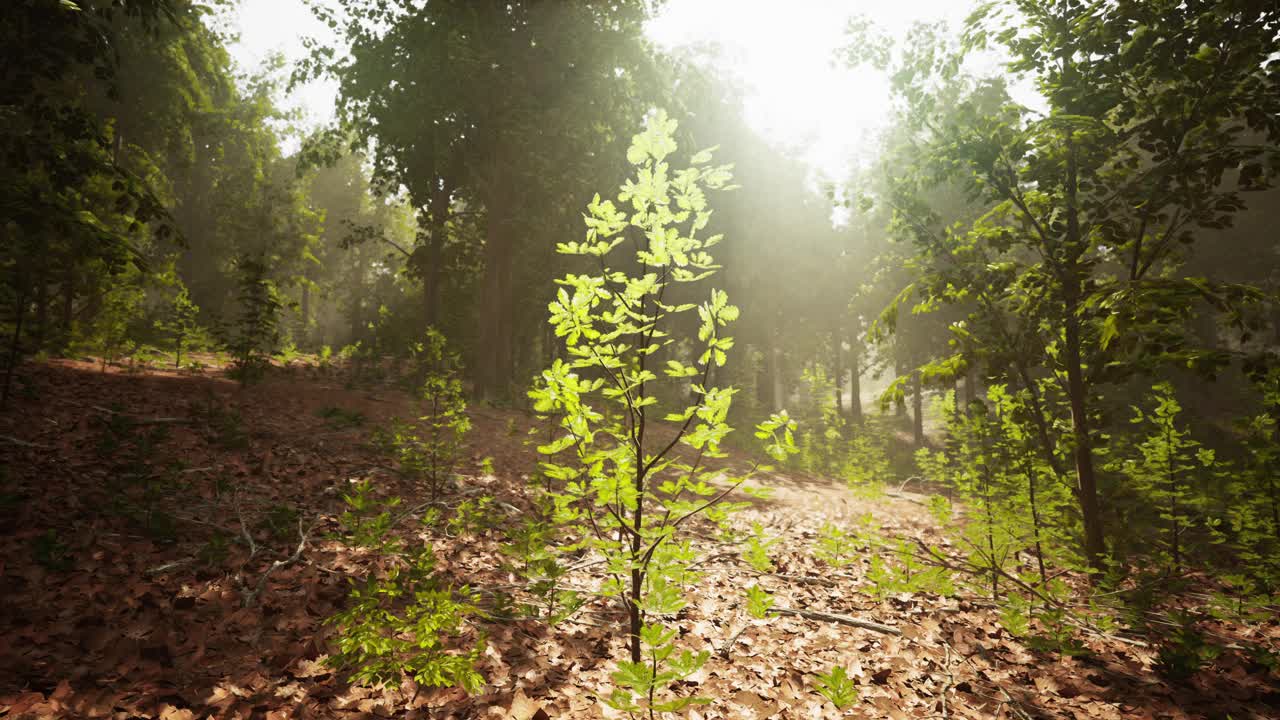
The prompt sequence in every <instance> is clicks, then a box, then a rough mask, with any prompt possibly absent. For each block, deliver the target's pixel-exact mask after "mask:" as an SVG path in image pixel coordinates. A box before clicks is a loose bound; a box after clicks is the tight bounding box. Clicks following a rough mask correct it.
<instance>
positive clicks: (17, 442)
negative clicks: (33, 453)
mask: <svg viewBox="0 0 1280 720" xmlns="http://www.w3.org/2000/svg"><path fill="white" fill-rule="evenodd" d="M0 440H4V441H5V442H10V443H13V444H14V445H17V446H18V447H28V448H36V449H38V450H52V449H53V447H52V446H50V445H41V444H39V443H33V442H27V441H26V440H20V439H18V438H16V437H9V436H8V435H0Z"/></svg>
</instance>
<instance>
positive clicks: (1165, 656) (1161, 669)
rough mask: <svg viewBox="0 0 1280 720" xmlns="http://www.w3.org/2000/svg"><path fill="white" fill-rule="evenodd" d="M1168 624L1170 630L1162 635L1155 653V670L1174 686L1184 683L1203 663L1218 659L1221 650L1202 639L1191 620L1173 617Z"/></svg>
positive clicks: (1176, 614) (1189, 618)
mask: <svg viewBox="0 0 1280 720" xmlns="http://www.w3.org/2000/svg"><path fill="white" fill-rule="evenodd" d="M1171 620H1172V623H1171V624H1172V628H1171V629H1166V630H1165V631H1164V641H1163V642H1162V643H1161V644H1160V647H1159V650H1157V652H1156V662H1155V670H1156V672H1158V673H1160V675H1162V676H1164V677H1165V678H1168V679H1169V680H1172V681H1174V682H1186V681H1188V680H1190V679H1191V677H1192V676H1194V675H1195V674H1196V673H1197V672H1198V671H1199V670H1200V668H1201V667H1203V666H1204V665H1205V663H1207V662H1210V661H1212V660H1213V659H1214V658H1216V657H1218V655H1220V654H1221V653H1222V648H1220V647H1218V646H1216V645H1213V644H1212V643H1210V642H1209V641H1208V640H1207V639H1206V638H1205V635H1204V633H1203V632H1201V631H1200V629H1199V628H1198V627H1197V626H1196V619H1195V617H1193V616H1191V615H1188V614H1186V613H1175V614H1174V615H1173V617H1172V618H1171Z"/></svg>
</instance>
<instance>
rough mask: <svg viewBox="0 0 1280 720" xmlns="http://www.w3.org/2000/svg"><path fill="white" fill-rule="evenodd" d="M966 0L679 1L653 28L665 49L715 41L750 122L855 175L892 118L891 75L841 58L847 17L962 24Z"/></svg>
mask: <svg viewBox="0 0 1280 720" xmlns="http://www.w3.org/2000/svg"><path fill="white" fill-rule="evenodd" d="M972 6H973V3H972V2H970V1H969V0H910V1H909V2H898V3H893V4H890V3H884V2H878V1H873V0H846V1H844V2H840V1H838V0H789V1H787V2H779V1H778V0H674V1H673V2H669V3H668V4H667V5H666V6H665V7H664V9H663V11H662V13H661V14H660V15H659V16H658V17H656V18H655V19H654V20H652V21H651V22H650V23H649V26H648V33H649V36H650V37H651V38H652V39H653V41H654V42H655V43H656V44H658V46H659V47H662V48H664V49H667V50H678V49H680V48H682V47H700V46H705V45H714V46H717V47H718V48H719V53H718V54H717V57H716V60H715V62H714V64H715V65H716V67H717V69H719V70H720V71H721V72H723V73H727V74H729V75H730V76H732V77H733V78H734V80H735V81H736V82H738V83H740V84H741V86H742V87H743V88H744V89H745V90H746V97H745V98H744V102H745V104H746V107H745V111H746V120H747V122H748V123H749V124H750V125H751V126H752V127H753V128H754V129H755V130H756V131H757V132H760V133H761V134H762V135H764V136H765V137H766V138H767V139H769V140H770V141H772V142H774V143H777V144H778V145H780V146H783V147H785V148H788V149H790V150H792V151H794V152H796V153H798V154H799V155H800V156H801V158H802V159H803V160H804V161H805V162H806V163H808V164H809V165H810V167H812V168H813V169H814V170H815V171H816V172H817V173H818V174H819V175H820V176H822V177H824V178H825V179H829V180H837V181H838V180H841V179H844V178H846V177H848V172H849V169H850V168H851V167H852V166H853V165H855V164H857V163H858V162H859V161H861V160H865V159H866V155H867V154H868V153H870V152H871V151H872V149H873V148H874V146H875V144H874V142H872V139H873V137H874V135H875V134H876V133H877V132H878V131H879V130H881V129H883V127H884V126H885V124H886V123H887V121H888V117H889V109H890V98H889V83H888V79H887V78H886V77H885V76H884V75H883V74H881V73H879V72H876V71H874V70H872V69H869V68H865V67H860V68H856V69H850V68H848V67H845V66H844V64H843V63H840V62H837V51H838V50H839V49H840V48H842V47H844V46H845V45H846V44H847V43H848V39H847V37H846V34H845V29H846V27H847V25H848V21H849V20H850V18H853V17H857V16H865V17H867V18H868V19H870V20H871V21H872V22H873V23H874V24H875V25H876V26H877V27H878V28H879V29H880V30H881V31H884V32H887V33H889V34H890V35H892V36H900V35H901V34H902V33H903V32H905V30H906V29H907V28H908V27H909V26H910V25H911V24H912V23H913V22H915V21H918V20H945V21H947V22H949V23H950V24H952V26H957V25H958V24H959V23H960V22H961V21H962V20H963V18H964V16H965V15H966V14H967V13H968V12H969V11H970V10H971V9H972Z"/></svg>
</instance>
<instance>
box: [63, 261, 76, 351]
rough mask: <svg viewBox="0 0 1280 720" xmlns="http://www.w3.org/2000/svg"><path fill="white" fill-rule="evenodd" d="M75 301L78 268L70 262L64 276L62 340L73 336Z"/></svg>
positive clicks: (64, 340)
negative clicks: (72, 325) (72, 324)
mask: <svg viewBox="0 0 1280 720" xmlns="http://www.w3.org/2000/svg"><path fill="white" fill-rule="evenodd" d="M75 302H76V270H75V266H74V265H71V264H68V265H67V272H66V274H65V275H64V276H63V278H62V328H61V332H62V336H63V338H62V340H63V342H66V341H67V340H68V339H70V337H71V323H72V322H74V321H75Z"/></svg>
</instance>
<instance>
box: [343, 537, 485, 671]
mask: <svg viewBox="0 0 1280 720" xmlns="http://www.w3.org/2000/svg"><path fill="white" fill-rule="evenodd" d="M396 561H397V564H396V565H395V566H393V567H392V568H391V569H390V570H388V571H387V574H386V576H385V577H381V578H373V579H370V580H369V581H368V582H366V583H364V584H363V585H354V586H353V588H352V590H351V596H350V604H349V605H348V607H347V609H346V610H343V611H342V612H340V613H338V614H337V615H334V616H333V617H331V618H330V619H329V620H328V622H329V624H331V625H334V626H336V627H337V628H338V634H337V637H336V640H335V643H336V645H337V652H336V653H335V654H334V655H333V656H332V657H331V658H330V659H329V663H330V664H331V665H332V666H334V667H339V668H345V669H348V670H350V672H351V678H352V680H353V681H355V682H358V683H367V684H389V685H391V686H398V685H399V684H400V682H401V680H402V679H403V678H404V677H405V676H408V677H411V678H413V680H414V682H416V683H418V684H419V685H420V686H424V687H460V688H462V689H463V690H465V691H467V692H469V693H472V692H476V691H478V690H479V689H480V688H481V686H482V685H483V684H484V678H483V677H482V676H481V675H480V673H479V672H478V671H477V670H476V667H475V666H476V662H477V660H479V658H480V653H481V652H482V650H483V648H484V645H483V640H481V639H477V640H476V641H475V643H474V645H472V647H471V648H470V649H469V650H458V649H456V646H457V645H459V644H461V640H460V637H461V635H462V634H463V631H464V629H465V626H466V622H467V619H468V618H469V617H471V616H474V615H475V614H476V613H477V609H476V605H475V602H476V597H475V594H474V593H472V592H471V591H470V590H469V589H468V588H466V587H461V588H456V589H455V588H452V587H450V586H449V585H447V584H446V583H445V582H444V581H442V580H441V579H440V578H439V577H437V575H436V574H435V564H436V559H435V554H434V553H433V552H432V550H431V548H430V547H429V546H423V547H421V548H418V549H416V550H415V551H413V552H411V553H408V554H406V555H404V556H400V557H398V558H396Z"/></svg>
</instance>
